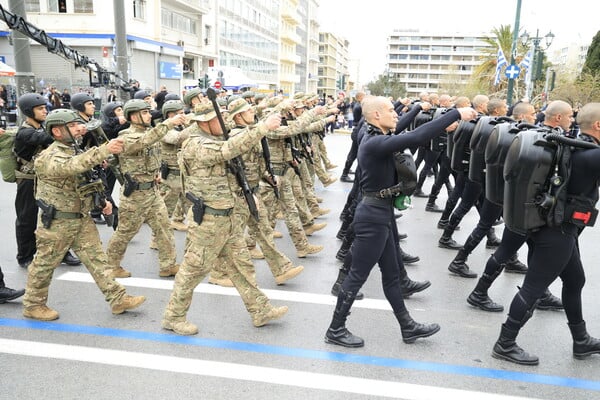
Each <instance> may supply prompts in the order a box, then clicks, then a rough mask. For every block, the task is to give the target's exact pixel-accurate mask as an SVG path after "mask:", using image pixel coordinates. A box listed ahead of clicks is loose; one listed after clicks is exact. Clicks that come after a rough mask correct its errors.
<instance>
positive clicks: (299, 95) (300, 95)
mask: <svg viewBox="0 0 600 400" xmlns="http://www.w3.org/2000/svg"><path fill="white" fill-rule="evenodd" d="M304 98H305V95H304V92H296V93H295V94H294V100H304Z"/></svg>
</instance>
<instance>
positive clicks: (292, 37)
mask: <svg viewBox="0 0 600 400" xmlns="http://www.w3.org/2000/svg"><path fill="white" fill-rule="evenodd" d="M281 40H282V41H284V42H288V43H293V44H300V43H302V39H300V35H298V34H297V33H296V32H295V31H293V30H291V29H285V30H284V29H282V30H281Z"/></svg>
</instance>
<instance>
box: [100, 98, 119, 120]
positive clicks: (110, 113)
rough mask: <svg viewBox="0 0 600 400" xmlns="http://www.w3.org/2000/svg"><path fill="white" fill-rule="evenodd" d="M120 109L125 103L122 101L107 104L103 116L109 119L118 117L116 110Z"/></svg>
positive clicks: (103, 108)
mask: <svg viewBox="0 0 600 400" xmlns="http://www.w3.org/2000/svg"><path fill="white" fill-rule="evenodd" d="M119 107H123V103H122V102H120V101H111V102H110V103H106V104H105V105H104V107H102V114H104V115H106V116H107V117H116V115H115V110H116V109H117V108H119Z"/></svg>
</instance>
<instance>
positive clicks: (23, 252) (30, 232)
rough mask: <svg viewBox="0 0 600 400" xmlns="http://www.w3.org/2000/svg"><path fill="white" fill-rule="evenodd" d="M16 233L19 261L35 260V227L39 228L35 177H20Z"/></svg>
mask: <svg viewBox="0 0 600 400" xmlns="http://www.w3.org/2000/svg"><path fill="white" fill-rule="evenodd" d="M15 212H16V214H17V219H16V222H15V233H16V237H17V262H18V263H19V264H22V263H24V262H27V261H31V260H33V255H34V254H35V251H36V249H37V248H36V244H35V229H36V228H37V218H38V206H37V205H36V204H35V193H34V182H33V179H20V180H19V181H18V182H17V195H16V197H15Z"/></svg>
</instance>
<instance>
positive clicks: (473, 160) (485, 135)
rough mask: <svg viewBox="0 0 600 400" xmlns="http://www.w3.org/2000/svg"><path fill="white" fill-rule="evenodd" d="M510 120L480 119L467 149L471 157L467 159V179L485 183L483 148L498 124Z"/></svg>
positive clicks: (505, 118) (503, 118)
mask: <svg viewBox="0 0 600 400" xmlns="http://www.w3.org/2000/svg"><path fill="white" fill-rule="evenodd" d="M509 121H512V119H510V118H508V117H499V118H497V117H481V118H480V119H479V121H478V122H477V125H476V126H475V129H474V130H473V135H471V141H470V142H469V148H470V149H471V155H470V158H469V179H470V180H471V181H473V182H477V183H480V184H484V183H485V173H486V170H485V169H486V165H485V148H486V146H487V142H488V140H489V138H490V136H491V134H492V132H493V130H494V129H495V128H496V127H497V125H498V124H499V123H502V122H509Z"/></svg>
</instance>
